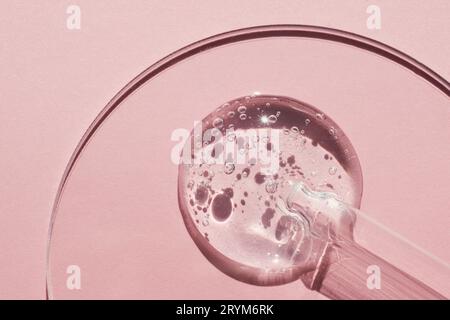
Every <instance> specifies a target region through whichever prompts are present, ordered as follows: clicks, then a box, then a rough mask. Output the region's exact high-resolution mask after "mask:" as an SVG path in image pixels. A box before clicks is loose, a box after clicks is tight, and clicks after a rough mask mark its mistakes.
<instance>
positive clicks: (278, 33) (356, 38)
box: [46, 24, 450, 299]
mask: <svg viewBox="0 0 450 320" xmlns="http://www.w3.org/2000/svg"><path fill="white" fill-rule="evenodd" d="M274 37H292V38H311V39H319V40H325V41H331V42H338V43H342V44H346V45H349V46H354V47H357V48H359V49H363V50H366V51H370V52H372V53H375V54H377V55H379V56H382V57H384V58H386V59H389V60H391V61H393V62H395V63H397V64H400V65H402V66H403V67H405V68H407V69H409V70H410V71H412V72H414V73H415V74H416V75H418V76H419V77H421V78H423V79H424V80H426V81H427V82H429V83H430V84H431V85H433V86H434V87H435V88H436V89H438V90H440V91H442V92H443V93H444V94H445V95H447V96H449V91H450V84H449V82H448V81H447V80H445V79H444V78H443V77H442V76H440V75H439V74H438V73H436V72H435V71H433V70H432V69H430V68H428V67H427V66H425V65H424V64H422V63H421V62H419V61H417V60H416V59H414V58H412V57H411V56H409V55H407V54H405V53H403V52H401V51H399V50H397V49H395V48H393V47H391V46H388V45H386V44H384V43H382V42H379V41H377V40H373V39H370V38H367V37H364V36H361V35H358V34H355V33H352V32H348V31H343V30H338V29H333V28H327V27H321V26H312V25H296V24H279V25H264V26H254V27H247V28H241V29H237V30H233V31H228V32H224V33H220V34H217V35H214V36H211V37H208V38H205V39H203V40H199V41H196V42H194V43H192V44H190V45H187V46H185V47H183V48H181V49H179V50H177V51H175V52H173V53H171V54H169V55H167V56H166V57H164V58H162V59H160V60H159V61H157V62H156V63H154V64H153V65H151V66H150V67H148V68H147V69H146V70H144V71H143V72H141V73H140V74H139V75H138V76H136V77H135V78H134V79H133V80H131V81H130V82H129V83H128V84H127V85H126V86H125V87H124V88H123V89H122V90H120V91H119V92H118V93H117V94H116V95H115V96H114V97H113V98H112V99H111V100H110V101H109V102H108V104H107V105H106V106H105V107H104V108H103V109H102V111H101V112H100V113H99V114H98V116H97V117H96V118H95V119H94V121H93V122H92V123H91V125H90V126H89V127H88V129H87V130H86V132H85V133H84V134H83V136H82V138H81V140H80V141H79V143H78V144H77V146H76V148H75V150H74V152H73V153H72V155H71V157H70V160H69V162H68V164H67V166H66V168H65V170H64V173H63V176H62V178H61V181H60V183H59V186H58V190H57V193H56V197H55V200H54V203H53V207H52V213H51V217H50V223H49V229H48V238H47V250H46V253H47V256H46V296H47V299H52V298H53V295H52V285H51V274H50V250H51V240H52V233H53V226H54V222H55V220H56V217H57V211H58V207H59V203H60V200H61V196H62V194H63V191H64V187H65V185H66V182H67V180H68V177H69V176H70V173H71V172H72V169H73V167H74V165H75V163H76V161H77V159H78V157H79V156H80V154H81V152H82V151H83V149H84V147H85V146H86V145H87V144H88V142H89V140H90V139H91V137H92V136H93V135H94V133H95V132H96V130H97V129H98V128H99V127H100V126H101V124H102V123H103V122H104V121H105V120H106V119H107V118H108V116H109V115H110V114H111V113H112V112H113V111H114V109H115V108H116V107H118V106H119V105H120V103H121V102H122V101H123V100H125V98H126V97H127V96H129V95H130V94H131V93H132V92H134V91H136V90H137V89H138V88H140V87H141V85H143V84H144V83H145V82H147V81H148V80H150V79H152V78H153V77H155V76H156V75H158V74H159V73H161V72H163V71H164V70H166V69H168V68H170V67H171V66H173V65H175V64H176V63H178V62H180V61H183V60H185V59H187V58H189V57H191V56H194V55H196V54H197V53H200V52H204V51H207V50H210V49H215V48H217V47H220V46H223V45H227V44H231V43H237V42H242V41H246V40H254V39H264V38H274Z"/></svg>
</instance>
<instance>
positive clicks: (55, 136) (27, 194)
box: [0, 1, 450, 298]
mask: <svg viewBox="0 0 450 320" xmlns="http://www.w3.org/2000/svg"><path fill="white" fill-rule="evenodd" d="M371 3H373V2H369V1H346V2H340V3H337V2H336V3H334V2H333V3H331V2H329V1H314V2H313V1H309V2H301V1H283V2H275V1H245V2H244V3H242V1H235V2H234V1H233V2H231V1H228V2H224V3H222V2H218V1H208V2H206V1H204V2H202V3H200V1H173V2H171V3H170V2H169V1H164V2H162V1H161V2H148V1H133V5H132V6H127V4H126V2H120V3H111V1H96V2H95V3H93V2H92V1H78V2H77V3H76V4H78V5H80V7H81V10H82V29H81V30H80V31H69V30H67V29H66V26H65V19H66V14H65V9H66V7H67V5H69V4H71V3H69V2H67V3H66V2H63V1H61V2H58V3H57V2H56V1H47V2H45V3H43V2H41V3H40V4H34V3H33V4H32V3H30V2H25V1H23V2H19V1H14V2H13V1H10V2H3V5H4V10H2V13H1V15H2V18H1V19H0V43H1V46H2V49H1V50H0V69H1V70H2V72H1V76H0V77H1V78H0V79H1V80H0V81H1V85H2V90H1V91H0V101H1V105H0V117H1V120H2V124H1V126H0V155H1V156H0V179H1V181H2V184H1V187H0V188H1V190H0V195H1V198H0V226H1V232H0V252H1V256H0V298H44V297H45V256H46V241H47V231H48V223H49V218H50V213H51V208H52V205H53V201H54V197H55V194H56V190H57V187H58V184H59V181H60V178H61V176H62V173H63V171H64V169H65V166H66V164H67V162H68V160H69V157H70V155H71V153H72V152H73V150H74V148H75V146H76V144H77V142H78V141H79V139H80V138H81V136H82V134H83V133H84V131H85V130H86V128H87V127H88V126H89V124H90V123H91V122H92V121H93V119H94V118H95V116H96V115H97V114H98V113H99V111H100V110H101V109H102V108H103V107H104V106H105V105H106V103H107V102H108V101H109V100H110V99H111V97H112V96H113V95H114V94H115V93H116V92H117V91H119V90H120V89H121V88H122V87H123V86H124V85H125V84H126V83H128V81H129V80H131V79H132V78H133V77H134V76H135V75H137V74H138V73H139V72H141V71H142V70H143V69H145V68H146V67H148V66H149V65H151V64H152V63H154V62H155V61H156V60H158V59H159V58H162V57H163V56H165V55H166V54H168V53H170V52H172V51H173V50H176V49H177V48H179V47H181V46H184V45H187V44H189V43H191V42H192V41H195V40H199V39H202V38H204V37H206V36H209V35H213V34H216V33H219V32H223V31H227V30H230V29H236V28H240V27H246V26H252V25H261V24H274V23H297V24H315V25H321V26H329V27H333V28H338V29H343V30H348V31H353V32H355V33H358V34H362V35H366V36H369V37H372V38H374V39H377V40H380V41H383V42H385V43H387V44H390V45H393V46H395V47H396V48H398V49H400V50H402V51H404V52H405V53H408V54H410V55H412V56H413V57H415V58H416V59H418V60H419V61H421V62H423V63H425V64H426V65H428V66H429V67H431V68H432V69H434V70H435V71H437V72H438V73H440V74H441V75H442V76H444V77H445V78H448V76H449V74H450V68H449V65H448V59H447V56H448V54H449V49H450V48H449V44H448V36H449V31H448V30H449V28H448V23H446V22H447V21H446V20H444V18H447V17H448V10H449V9H450V6H449V4H448V2H447V1H431V3H423V2H422V1H408V4H407V5H406V2H399V1H397V2H392V1H377V2H376V4H378V5H379V6H380V7H381V9H382V18H383V21H382V29H381V30H378V31H370V30H367V29H366V25H365V23H366V17H367V14H366V12H365V10H366V7H367V6H368V5H369V4H371ZM409 219H414V217H409ZM416 219H418V220H417V221H420V217H416ZM422 221H423V220H422ZM394 222H396V223H398V224H400V225H401V224H402V223H406V220H405V217H403V218H401V217H399V218H398V220H397V221H394ZM438 224H439V223H436V225H438ZM429 231H432V230H429ZM411 232H412V236H413V237H414V235H415V236H416V238H420V236H418V235H419V234H420V233H421V232H422V230H415V229H414V228H413V229H412V231H411ZM428 246H432V244H428Z"/></svg>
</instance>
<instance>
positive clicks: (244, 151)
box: [178, 95, 362, 285]
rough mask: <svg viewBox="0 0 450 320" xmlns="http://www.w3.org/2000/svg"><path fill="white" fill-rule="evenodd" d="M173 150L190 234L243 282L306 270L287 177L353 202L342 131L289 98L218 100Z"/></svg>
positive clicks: (301, 222) (303, 225)
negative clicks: (181, 147) (288, 199)
mask: <svg viewBox="0 0 450 320" xmlns="http://www.w3.org/2000/svg"><path fill="white" fill-rule="evenodd" d="M230 115H233V116H230ZM234 115H238V116H237V117H235V116H234ZM218 119H220V120H218ZM230 128H231V129H230ZM199 136H200V138H201V139H203V143H201V144H197V143H195V141H194V140H198V137H199ZM194 137H197V139H194ZM199 145H200V146H203V147H200V148H199V147H198V146H199ZM181 158H182V163H181V164H180V167H179V185H178V192H179V205H180V209H181V212H182V215H183V218H184V221H185V224H186V226H187V229H188V231H189V233H190V235H191V236H192V237H193V239H194V241H195V242H196V244H197V246H198V247H199V248H200V250H201V251H202V252H203V254H204V255H205V256H206V257H207V258H208V259H209V260H210V261H211V262H212V263H213V264H215V265H216V266H217V267H218V268H219V269H220V270H222V271H223V272H225V273H227V274H228V275H230V276H232V277H234V278H237V279H238V280H241V281H244V282H249V283H253V284H258V285H278V284H281V283H286V282H290V281H293V280H295V279H297V278H298V277H299V275H301V274H303V273H305V272H308V271H310V270H313V268H314V266H312V265H310V263H309V260H310V259H309V257H310V256H311V255H312V254H314V248H313V244H312V239H311V234H310V230H308V229H307V226H308V222H307V221H305V219H304V218H303V217H302V216H301V215H300V214H299V213H296V212H294V211H292V210H290V209H288V208H287V207H286V196H287V195H288V194H289V192H290V191H291V190H292V186H293V185H294V184H296V183H298V182H302V183H304V184H305V185H307V186H308V187H309V188H311V189H313V190H318V191H324V192H332V193H334V194H335V195H336V196H337V197H338V198H339V199H340V200H342V201H344V202H345V203H349V204H351V205H353V206H355V207H359V204H360V200H361V194H362V178H361V169H360V165H359V161H358V158H357V156H356V154H355V151H354V149H353V147H352V145H351V144H350V141H349V139H348V138H347V137H346V136H345V135H344V133H343V131H342V130H341V129H340V128H339V126H338V125H337V124H336V123H335V122H333V121H332V120H331V119H330V117H329V116H327V115H325V114H324V113H323V112H321V111H320V110H318V109H316V108H315V107H312V106H310V105H308V104H305V103H302V102H300V101H297V100H294V99H292V98H287V97H281V96H269V95H253V96H247V97H244V98H238V99H235V100H232V101H229V102H226V103H225V104H223V105H222V107H219V108H218V109H216V110H215V111H213V112H212V113H211V114H209V115H208V116H207V117H206V118H205V119H204V120H203V121H202V123H201V124H200V125H199V126H198V127H196V128H194V130H193V132H192V134H191V137H190V139H189V140H188V141H187V143H186V146H185V148H184V150H183V154H182V156H181ZM330 168H332V169H330ZM205 219H206V220H207V221H208V223H206V224H205V223H204V221H205Z"/></svg>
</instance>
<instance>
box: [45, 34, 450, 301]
mask: <svg viewBox="0 0 450 320" xmlns="http://www.w3.org/2000/svg"><path fill="white" fill-rule="evenodd" d="M448 91H449V84H448V82H447V81H446V80H445V79H443V78H441V77H440V76H439V75H437V74H436V73H434V72H433V71H431V70H430V69H428V68H427V67H426V66H424V65H422V64H420V63H419V62H417V61H415V60H414V59H412V58H410V57H408V56H406V55H405V54H403V53H401V52H399V51H397V50H395V49H393V48H390V47H388V46H386V45H383V44H381V43H379V42H376V41H373V40H370V39H367V38H364V37H361V36H358V35H355V34H351V33H347V32H342V31H338V30H333V29H327V28H321V27H312V26H296V25H278V26H263V27H254V28H247V29H242V30H237V31H232V32H228V33H224V34H220V35H217V36H214V37H211V38H208V39H205V40H202V41H199V42H196V43H194V44H192V45H189V46H187V47H185V48H183V49H181V50H179V51H176V52H175V53H173V54H171V55H169V56H168V57H166V58H164V59H162V60H161V61H159V62H157V63H156V64H154V65H153V66H151V67H150V68H148V69H147V70H145V71H144V72H143V73H141V74H140V75H139V76H137V77H136V78H135V79H134V80H132V81H131V82H130V83H129V84H128V85H127V86H126V87H125V88H124V89H123V90H122V91H120V92H119V93H118V94H117V95H116V96H115V97H114V98H113V99H112V100H111V101H110V102H109V104H108V105H107V106H106V107H105V108H104V109H103V111H102V112H101V113H100V114H99V116H98V117H97V118H96V119H95V121H94V122H93V124H92V125H91V126H90V127H89V129H88V130H87V132H86V133H85V135H84V136H83V137H82V139H81V141H80V143H79V144H78V146H77V148H76V150H75V151H74V153H73V155H72V158H71V159H70V161H69V163H68V165H67V168H66V171H65V173H64V175H63V177H62V180H61V183H60V187H59V190H58V194H57V197H56V199H55V204H54V208H53V212H52V219H51V225H50V231H49V247H48V267H47V292H48V297H49V298H51V299H86V298H87V299H90V298H99V299H106V298H137V299H140V298H142V299H147V298H148V299H151V298H154V299H157V298H158V299H164V298H171V299H177V298H181V299H182V298H199V299H201V298H203V299H205V298H217V299H221V298H223V299H228V298H237V299H239V298H242V299H246V298H252V299H264V298H266V299H273V298H280V299H300V298H321V296H320V295H319V294H317V293H314V292H310V291H308V290H306V289H303V288H302V284H301V283H299V282H293V283H288V284H284V285H280V286H273V287H259V286H253V285H249V284H247V283H243V282H240V281H236V280H235V279H233V278H231V277H228V276H227V275H225V274H223V273H222V272H220V271H219V270H218V269H216V268H215V267H214V266H213V265H212V264H210V263H209V262H208V261H207V259H205V258H204V257H203V256H202V254H201V253H200V252H199V250H198V249H197V247H196V246H195V244H194V243H193V241H192V240H191V238H190V237H189V234H188V232H186V228H185V226H184V223H183V219H182V218H181V215H180V210H179V207H178V199H177V183H178V182H177V181H178V163H176V160H177V159H178V158H179V151H180V147H182V146H183V145H184V143H183V142H184V141H182V139H181V136H183V133H185V132H188V133H189V132H190V131H191V130H192V128H193V127H194V125H195V121H201V119H203V118H204V117H205V116H207V115H208V114H210V113H211V112H212V111H213V110H214V109H216V108H217V107H218V106H220V105H222V104H223V103H224V102H227V101H230V100H232V99H236V98H238V97H245V96H248V95H252V94H263V95H273V96H283V97H291V98H293V99H297V100H299V101H302V102H305V103H307V104H309V105H312V106H314V107H315V108H317V109H318V110H320V111H322V112H324V113H325V114H327V115H328V116H329V117H330V118H332V119H333V120H334V121H335V122H336V123H337V124H339V127H340V128H341V129H342V130H343V131H345V134H346V136H347V137H348V139H349V141H350V142H351V144H352V146H353V148H354V149H355V151H356V154H357V155H358V159H359V162H360V166H361V172H362V176H363V177H364V194H363V195H362V199H360V200H361V203H360V204H361V208H362V209H363V210H364V211H365V212H370V213H372V214H374V218H376V219H377V220H379V221H381V222H383V223H384V224H385V225H387V226H389V227H391V228H392V229H394V230H396V231H397V232H399V233H402V234H403V235H405V236H407V237H409V238H410V239H411V240H413V241H414V242H416V243H420V244H421V245H422V246H423V247H425V248H427V249H428V250H430V251H432V252H433V253H435V254H436V255H438V256H440V257H442V259H444V260H446V261H448V260H449V259H450V256H449V250H448V248H447V247H445V246H443V245H442V243H446V242H447V241H446V240H447V239H446V232H447V230H446V228H445V226H447V225H448V224H449V221H448V219H449V217H448V215H446V209H447V207H448V201H447V199H448V197H447V195H448V190H449V189H450V188H449V187H450V180H449V179H448V177H447V176H448V175H446V174H445V173H446V172H448V158H449V157H450V150H449V148H448V141H450V129H449V127H448V119H449V115H450V114H449V112H450V109H449V96H448ZM360 191H361V192H362V186H361V190H360ZM357 205H358V206H359V203H357ZM74 266H75V267H74ZM78 272H79V273H78ZM77 276H79V277H77ZM78 284H79V285H80V287H79V288H78V287H77V285H78Z"/></svg>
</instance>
